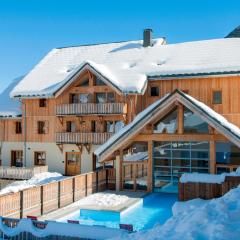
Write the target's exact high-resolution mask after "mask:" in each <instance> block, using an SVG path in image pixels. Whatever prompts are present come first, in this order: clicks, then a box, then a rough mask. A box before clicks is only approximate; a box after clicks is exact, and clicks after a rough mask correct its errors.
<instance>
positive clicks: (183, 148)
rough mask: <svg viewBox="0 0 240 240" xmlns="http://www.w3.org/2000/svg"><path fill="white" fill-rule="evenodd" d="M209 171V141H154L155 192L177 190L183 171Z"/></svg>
mask: <svg viewBox="0 0 240 240" xmlns="http://www.w3.org/2000/svg"><path fill="white" fill-rule="evenodd" d="M191 172H200V173H208V172H209V142H206V141H202V142H181V141H176V142H170V141H169V142H154V151H153V184H154V185H153V187H154V191H155V192H177V189H178V180H179V177H181V175H182V174H183V173H191Z"/></svg>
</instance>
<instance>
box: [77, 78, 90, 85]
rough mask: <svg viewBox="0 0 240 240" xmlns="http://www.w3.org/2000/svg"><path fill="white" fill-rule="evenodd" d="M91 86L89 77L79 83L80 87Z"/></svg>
mask: <svg viewBox="0 0 240 240" xmlns="http://www.w3.org/2000/svg"><path fill="white" fill-rule="evenodd" d="M88 86H89V79H88V78H84V79H83V80H82V82H81V83H80V84H79V85H78V87H88Z"/></svg>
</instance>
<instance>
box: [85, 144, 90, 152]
mask: <svg viewBox="0 0 240 240" xmlns="http://www.w3.org/2000/svg"><path fill="white" fill-rule="evenodd" d="M84 146H85V148H86V150H87V152H88V154H89V153H90V152H91V144H88V143H86V144H84Z"/></svg>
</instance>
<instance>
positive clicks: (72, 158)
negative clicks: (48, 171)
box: [65, 152, 81, 176]
mask: <svg viewBox="0 0 240 240" xmlns="http://www.w3.org/2000/svg"><path fill="white" fill-rule="evenodd" d="M65 173H66V175H67V176H74V175H77V174H80V173H81V154H80V153H76V152H68V153H66V171H65Z"/></svg>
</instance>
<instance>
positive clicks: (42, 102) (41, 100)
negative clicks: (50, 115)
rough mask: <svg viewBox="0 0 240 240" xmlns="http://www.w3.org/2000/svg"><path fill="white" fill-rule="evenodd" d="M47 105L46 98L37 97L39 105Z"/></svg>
mask: <svg viewBox="0 0 240 240" xmlns="http://www.w3.org/2000/svg"><path fill="white" fill-rule="evenodd" d="M46 106H47V99H45V98H41V99H39V107H46Z"/></svg>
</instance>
